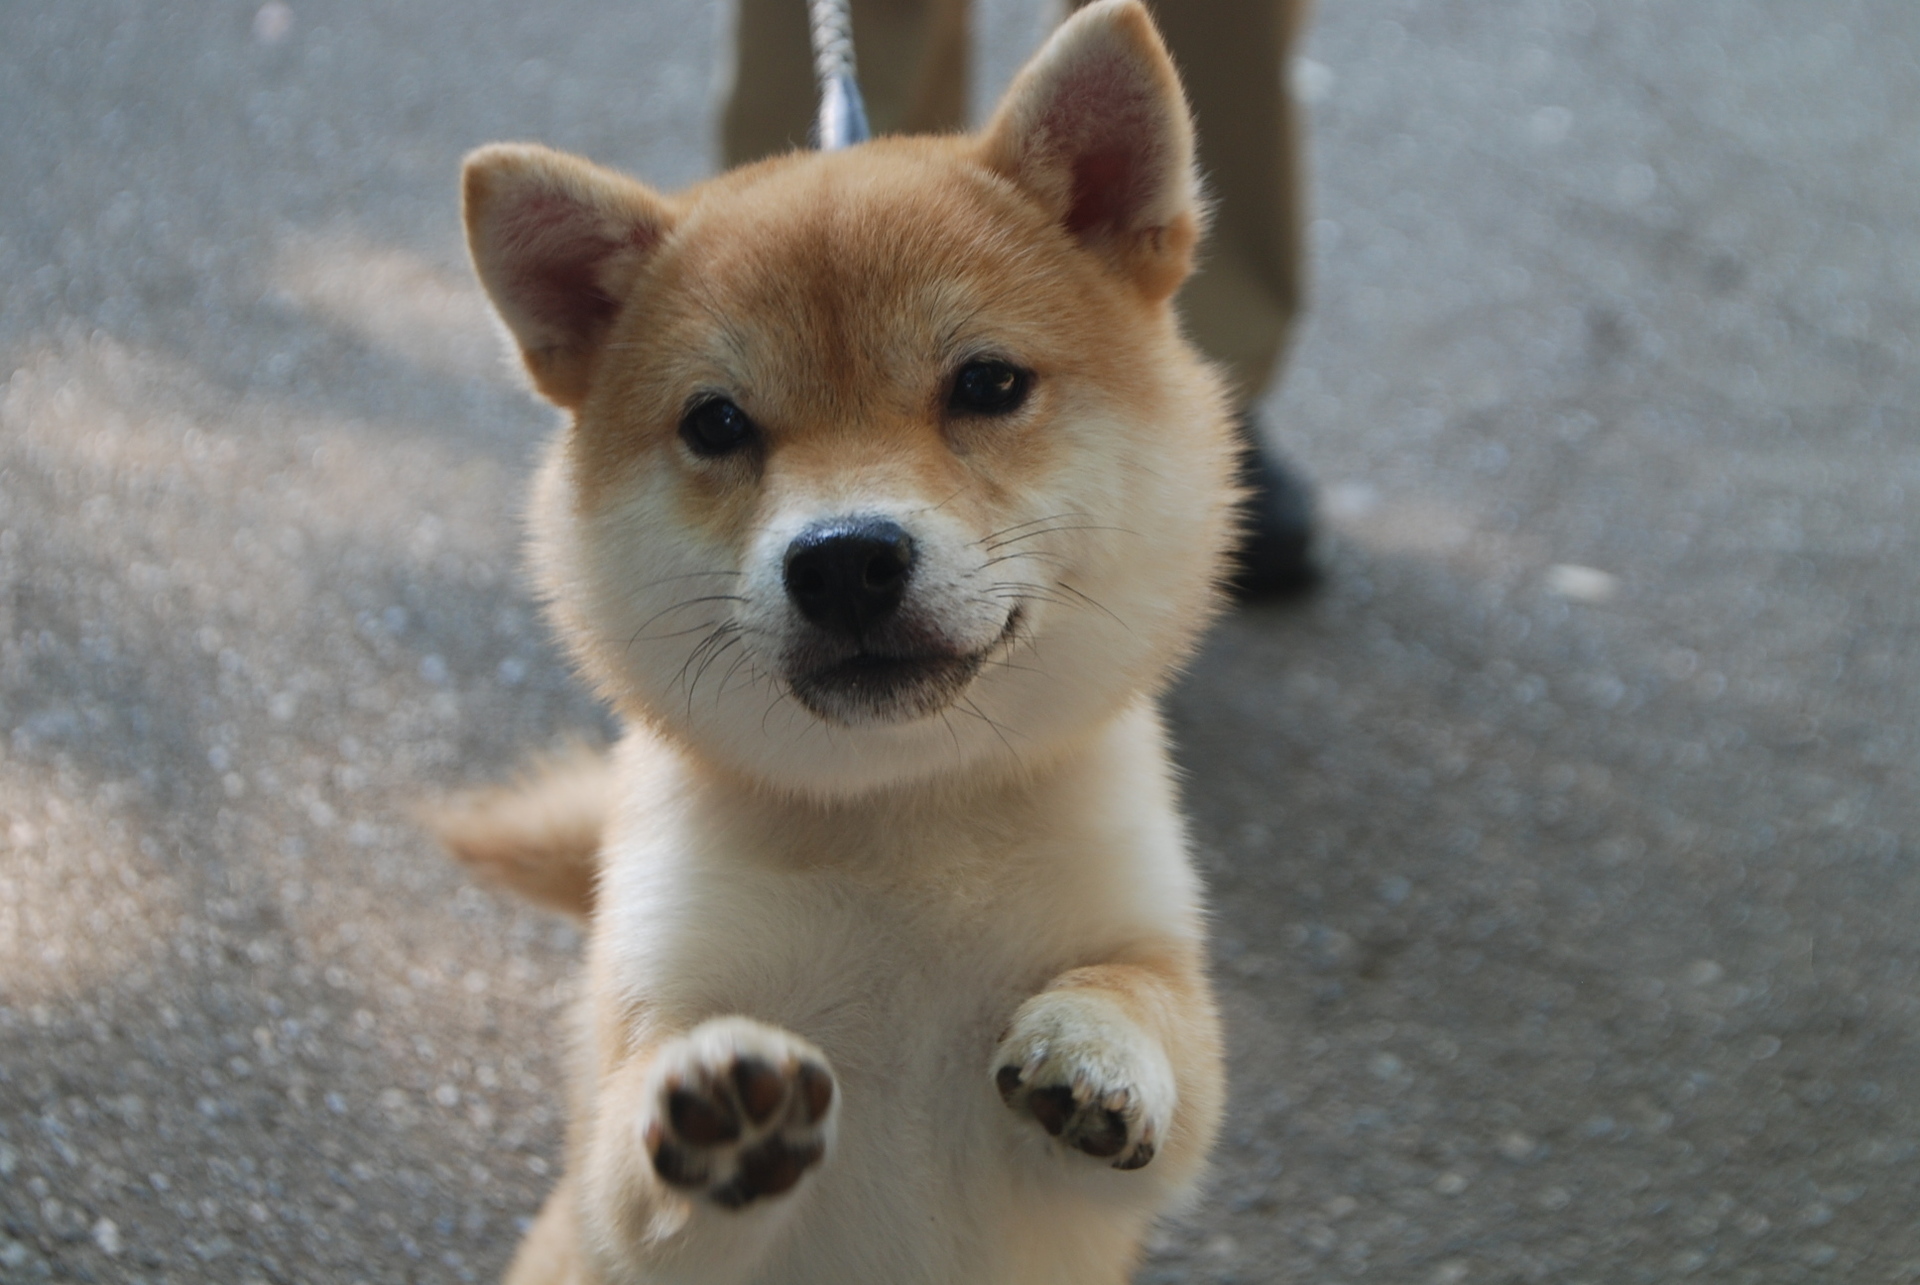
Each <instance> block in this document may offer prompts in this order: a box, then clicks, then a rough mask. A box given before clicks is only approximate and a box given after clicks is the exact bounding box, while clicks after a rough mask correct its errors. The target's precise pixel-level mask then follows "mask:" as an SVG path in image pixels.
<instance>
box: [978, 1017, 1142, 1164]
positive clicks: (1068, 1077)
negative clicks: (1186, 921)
mask: <svg viewBox="0 0 1920 1285" xmlns="http://www.w3.org/2000/svg"><path fill="white" fill-rule="evenodd" d="M993 1065H994V1072H993V1082H994V1086H995V1087H996V1088H997V1089H999V1090H1000V1100H1001V1101H1003V1102H1005V1103H1006V1104H1007V1105H1008V1106H1009V1107H1011V1108H1012V1109H1013V1110H1015V1111H1017V1112H1019V1113H1021V1114H1023V1115H1028V1116H1031V1117H1032V1118H1033V1119H1034V1120H1036V1121H1037V1122H1039V1124H1040V1126H1041V1127H1042V1128H1043V1129H1045V1130H1046V1131H1047V1132H1048V1133H1050V1134H1052V1135H1053V1136H1054V1137H1056V1138H1058V1139H1059V1140H1060V1141H1061V1142H1064V1143H1066V1144H1067V1145H1068V1146H1071V1147H1076V1148H1078V1149H1079V1150H1081V1151H1084V1152H1086V1153H1087V1154H1088V1155H1090V1156H1094V1157H1096V1158H1098V1159H1101V1160H1107V1161H1111V1163H1112V1164H1113V1167H1114V1168H1115V1169H1138V1168H1140V1167H1142V1166H1143V1165H1145V1164H1146V1163H1147V1162H1148V1161H1150V1160H1152V1159H1153V1156H1154V1152H1155V1151H1156V1150H1157V1149H1158V1148H1159V1145H1160V1142H1161V1140H1162V1139H1163V1138H1164V1137H1165V1136H1166V1129H1167V1125H1168V1123H1169V1122H1170V1121H1171V1120H1172V1119H1173V1111H1174V1106H1175V1103H1176V1101H1177V1097H1178V1091H1177V1090H1176V1089H1175V1087H1174V1081H1173V1068H1172V1066H1171V1065H1169V1064H1168V1062H1167V1055H1166V1053H1165V1052H1164V1051H1163V1050H1162V1049H1161V1048H1160V1047H1159V1046H1158V1045H1157V1044H1155V1043H1154V1042H1153V1041H1152V1040H1150V1039H1149V1038H1148V1037H1147V1035H1146V1034H1145V1033H1144V1032H1142V1031H1141V1030H1140V1028H1139V1027H1138V1026H1137V1025H1135V1024H1134V1023H1133V1022H1132V1021H1131V1020H1129V1019H1128V1017H1127V1016H1126V1014H1124V1013H1123V1012H1121V1011H1120V1009H1119V1007H1118V1005H1116V1004H1114V1003H1113V1001H1111V1000H1109V999H1107V998H1105V997H1104V996H1101V995H1099V994H1097V993H1094V992H1091V991H1074V990H1063V991H1049V992H1047V993H1045V994H1043V995H1036V996H1034V997H1033V998H1032V999H1030V1000H1028V1001H1027V1002H1026V1003H1025V1004H1023V1005H1021V1006H1020V1011H1019V1012H1017V1013H1016V1014H1014V1019H1013V1025H1012V1026H1011V1027H1009V1028H1008V1030H1007V1034H1006V1037H1005V1038H1004V1039H1003V1040H1001V1042H1000V1048H999V1050H998V1051H997V1052H996V1053H995V1054H994V1061H993Z"/></svg>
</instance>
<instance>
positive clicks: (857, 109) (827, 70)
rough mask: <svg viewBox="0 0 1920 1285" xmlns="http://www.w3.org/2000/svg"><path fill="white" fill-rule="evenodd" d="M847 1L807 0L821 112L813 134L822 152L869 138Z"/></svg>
mask: <svg viewBox="0 0 1920 1285" xmlns="http://www.w3.org/2000/svg"><path fill="white" fill-rule="evenodd" d="M847 6H848V0H807V16H808V19H809V20H810V25H811V26H812V28H813V72H814V76H815V77H816V78H817V79H818V80H819V82H820V114H819V115H818V116H817V117H815V118H814V133H815V135H816V136H817V138H818V142H819V147H820V150H821V151H823V152H834V151H838V150H839V149H841V148H843V147H852V146H853V145H854V144H855V143H864V142H866V141H867V139H869V138H871V137H872V136H873V135H872V132H871V131H870V130H868V128H867V107H866V104H865V103H864V102H862V101H861V99H860V82H859V81H858V80H857V79H856V78H855V76H854V70H853V15H852V13H851V12H849V10H848V7H847Z"/></svg>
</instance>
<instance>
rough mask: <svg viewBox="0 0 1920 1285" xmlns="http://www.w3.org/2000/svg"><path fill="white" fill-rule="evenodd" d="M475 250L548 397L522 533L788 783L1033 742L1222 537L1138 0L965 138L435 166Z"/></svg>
mask: <svg viewBox="0 0 1920 1285" xmlns="http://www.w3.org/2000/svg"><path fill="white" fill-rule="evenodd" d="M465 195H466V219H467V228H468V234H469V238H470V241H471V244H472V249H473V256H474V261H475V264H476V266H477V268H478V270H479V273H480V277H481V280H482V282H483V283H484V284H485V286H486V288H487V291H488V293H489V294H490V295H491V296H492V298H493V300H494V303H495V304H496V306H497V307H498V308H499V310H500V313H501V316H502V317H503V319H504V320H505V321H506V323H507V325H508V327H509V328H510V329H511V330H512V332H513V334H514V336H515V338H516V339H517V341H518V342H519V345H520V348H521V351H522V354H523V356H524V358H525V361H526V364H527V368H528V370H529V372H530V373H531V375H532V377H533V380H534V383H535V384H536V386H537V387H538V388H539V389H540V390H541V391H542V392H543V393H544V394H546V395H547V396H548V397H549V398H550V399H552V400H553V401H554V402H556V403H558V404H559V405H560V406H562V407H564V408H566V409H568V410H569V411H571V412H572V422H571V424H570V426H569V427H568V429H567V431H566V432H565V433H564V434H563V435H562V437H561V438H560V439H559V441H558V443H557V445H556V448H555V449H554V451H553V452H552V454H551V455H550V456H549V459H548V463H547V466H546V468H545V470H544V472H543V474H542V478H541V481H540V484H539V487H538V492H537V495H536V502H535V550H536V563H537V565H538V567H539V570H540V573H541V575H542V578H543V580H544V587H545V589H546V591H547V592H548V594H549V595H550V597H551V599H552V603H553V608H554V612H555V615H556V618H557V619H558V621H559V623H560V626H561V629H562V632H563V634H564V635H565V636H566V638H567V639H568V642H569V644H570V645H571V646H572V648H573V650H574V652H575V654H576V656H577V658H578V659H579V660H580V662H581V663H582V665H583V667H584V668H585V670H586V671H587V672H588V674H589V675H590V676H591V677H592V678H593V679H594V680H595V681H596V683H597V684H598V685H599V686H600V687H601V689H602V690H603V691H604V692H605V693H606V694H607V695H608V696H609V697H610V698H611V699H612V700H613V701H614V702H615V703H616V705H618V706H619V707H620V708H621V710H622V711H623V712H624V713H626V714H627V715H629V716H633V717H639V718H642V719H644V720H646V721H647V722H649V723H651V724H652V725H654V726H655V727H656V728H658V729H659V730H661V731H662V732H663V733H664V734H666V735H669V736H671V737H673V738H675V739H677V740H679V741H680V742H681V743H683V744H685V745H686V746H688V747H689V748H690V749H692V750H693V751H694V752H695V753H697V754H700V755H702V756H704V757H706V758H708V759H710V760H712V761H715V762H717V763H719V764H722V765H724V766H726V767H728V768H730V769H732V770H735V771H740V772H744V773H747V774H748V775H751V776H753V777H755V778H757V779H760V780H762V781H765V782H768V783H771V784H774V785H777V786H782V787H786V788H794V789H799V790H803V791H807V792H810V793H816V794H833V793H844V792H850V791H858V790H865V789H871V788H874V787H876V786H879V785H882V784H885V783H888V782H891V781H899V780H904V779H910V778H914V777H923V776H926V775H929V774H932V773H937V772H941V771H947V770H953V769H955V768H957V767H962V766H966V765H971V764H977V763H980V762H982V761H985V760H992V759H1001V760H1006V761H1008V762H1011V763H1018V762H1021V761H1027V762H1032V761H1035V760H1038V759H1041V758H1044V757H1045V756H1047V755H1049V754H1051V753H1053V752H1055V751H1057V750H1058V749H1059V748H1060V747H1061V746H1062V745H1064V744H1066V743H1069V742H1071V741H1072V740H1073V739H1074V738H1075V737H1076V736H1080V735H1084V734H1085V733H1086V732H1087V731H1088V730H1089V729H1091V728H1093V727H1095V726H1097V725H1098V724H1099V723H1100V722H1101V721H1102V720H1103V719H1105V718H1107V717H1109V716H1111V715H1112V714H1113V713H1115V712H1117V711H1118V710H1120V709H1121V708H1124V707H1125V706H1127V705H1128V704H1130V703H1132V702H1135V701H1137V700H1139V699H1140V698H1141V696H1142V694H1143V693H1145V692H1148V691H1151V690H1152V689H1154V688H1156V687H1157V686H1158V685H1159V684H1160V683H1162V682H1163V681H1164V680H1165V677H1166V675H1167V674H1168V673H1169V672H1170V670H1171V668H1172V667H1173V666H1174V665H1175V664H1176V663H1177V662H1178V661H1179V659H1180V658H1181V657H1182V656H1183V655H1184V654H1185V653H1186V651H1187V650H1188V649H1189V648H1190V646H1191V645H1192V643H1193V641H1194V639H1195V638H1196V636H1197V635H1198V633H1199V631H1200V629H1201V628H1202V626H1203V625H1204V624H1205V623H1206V620H1207V618H1208V616H1209V614H1210V613H1211V611H1212V608H1213V604H1214V601H1215V597H1216V587H1215V586H1216V580H1217V579H1218V576H1219V571H1220V557H1221V554H1222V551H1223V548H1224V546H1225V545H1226V542H1227V540H1228V538H1229V535H1230V529H1231V515H1232V483H1231V477H1232V445H1231V442H1232V438H1231V433H1230V429H1229V424H1228V415H1227V411H1226V406H1225V401H1224V398H1223V394H1222V388H1221V385H1220V383H1219V381H1218V380H1217V378H1216V377H1215V376H1214V375H1213V373H1212V372H1211V371H1210V370H1209V369H1208V368H1207V367H1205V366H1204V365H1203V364H1202V363H1201V362H1200V361H1199V360H1198V359H1197V358H1196V357H1195V356H1194V355H1193V353H1192V352H1191V350H1190V349H1189V348H1188V347H1187V346H1186V344H1185V343H1184V342H1183V341H1182V340H1181V338H1180V336H1179V333H1178V329H1177V324H1176V321H1175V319H1174V316H1173V312H1172V307H1171V302H1170V301H1171V297H1172V295H1173V293H1174V291H1175V290H1176V289H1177V288H1178V287H1179V285H1180V283H1181V282H1182V281H1183V280H1184V279H1185V277H1186V275H1187V272H1188V270H1189V268H1190V266H1191V262H1192V256H1193V252H1194V246H1195V243H1196V241H1197V239H1198V234H1199V224H1200V210H1199V206H1198V198H1197V193H1196V185H1195V179H1194V174H1193V144H1192V130H1191V127H1190V124H1189V121H1188V116H1187V111H1186V107H1185V103H1184V101H1183V99H1182V97H1181V93H1180V89H1179V85H1178V82H1177V81H1176V79H1175V76H1174V72H1173V68H1172V65H1171V63H1170V62H1169V61H1168V59H1167V56H1166V52H1165V50H1164V48H1163V47H1162V45H1161V43H1160V41H1159V38H1158V36H1157V34H1156V33H1155V32H1154V30H1153V27H1152V25H1151V23H1150V22H1149V20H1148V18H1147V16H1146V12H1145V10H1144V9H1143V8H1141V6H1140V5H1139V4H1138V3H1137V2H1136V0H1107V3H1103V4H1098V5H1095V6H1093V7H1091V8H1089V9H1086V10H1083V11H1082V12H1081V13H1080V14H1079V15H1077V16H1076V17H1075V18H1073V19H1071V20H1070V21H1069V22H1068V23H1067V24H1066V25H1064V26H1063V27H1062V28H1061V30H1060V31H1059V32H1058V33H1056V35H1055V36H1054V38H1053V39H1052V41H1051V42H1050V43H1049V44H1048V45H1047V46H1046V48H1044V49H1043V50H1042V51H1041V52H1040V54H1039V55H1038V56H1037V57H1036V58H1035V60H1034V62H1033V63H1032V64H1031V65H1030V66H1029V67H1028V68H1027V69H1026V70H1025V71H1024V72H1023V73H1022V75H1021V76H1020V78H1019V80H1018V81H1017V82H1016V83H1015V85H1014V86H1013V88H1012V90H1011V91H1010V92H1009V94H1008V96H1007V100H1006V101H1005V102H1004V103H1003V104H1002V106H1001V108H1000V110H999V112H998V113H997V115H996V116H995V118H994V120H993V121H992V123H991V124H990V125H989V126H988V127H987V128H986V129H985V130H983V131H982V132H981V133H980V134H978V135H975V136H972V137H964V138H943V139H886V140H881V141H877V142H874V143H869V144H866V145H863V146H861V147H857V148H853V149H850V150H847V151H842V152H834V153H828V154H816V153H798V154H794V155H790V156H787V157H783V158H779V159H776V160H772V161H768V162H765V163H762V164H760V165H756V166H752V167H749V168H746V169H742V170H738V171H735V172H733V173H731V174H727V175H724V176H722V177H721V178H719V179H716V180H714V181H712V182H710V183H707V184H705V185H702V186H700V187H697V188H695V189H693V190H691V191H689V192H686V193H683V194H681V195H679V196H676V197H672V198H668V197H663V196H660V195H657V194H655V193H653V192H651V191H649V190H648V189H646V188H644V187H642V186H641V185H639V184H637V183H635V182H633V181H631V180H629V179H626V178H624V177H621V176H619V175H616V174H612V173H609V172H607V171H605V170H600V169H597V168H595V167H593V166H591V165H589V164H587V163H586V162H584V161H581V160H578V159H575V158H572V157H567V156H562V155H559V154H557V153H553V152H549V151H546V150H543V149H539V148H533V147H524V146H496V147H489V148H485V149H482V150H481V151H479V152H477V153H475V154H474V155H473V156H472V157H470V158H469V159H468V162H467V168H466V175H465Z"/></svg>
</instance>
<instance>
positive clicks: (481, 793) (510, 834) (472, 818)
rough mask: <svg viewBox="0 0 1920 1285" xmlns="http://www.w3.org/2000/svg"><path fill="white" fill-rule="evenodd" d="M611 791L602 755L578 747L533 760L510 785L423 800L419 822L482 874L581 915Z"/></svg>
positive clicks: (588, 908) (586, 909) (588, 902)
mask: <svg viewBox="0 0 1920 1285" xmlns="http://www.w3.org/2000/svg"><path fill="white" fill-rule="evenodd" d="M612 794H613V769H612V766H611V764H609V763H608V761H607V758H606V756H605V755H604V754H601V753H597V752H595V751H592V750H588V749H584V748H582V749H577V750H573V751H570V752H568V753H565V754H562V755H558V756H556V757H553V758H550V759H546V760H543V761H540V762H537V763H535V764H534V765H533V766H532V767H531V768H530V769H529V770H528V771H527V772H526V773H525V774H523V775H522V777H521V778H520V779H519V780H518V781H516V782H514V783H513V784H511V785H504V786H496V787H494V788H492V789H485V790H471V791H468V792H466V793H464V794H457V795H454V796H452V797H451V798H448V799H444V800H441V801H440V802H438V803H435V804H432V805H429V806H428V807H425V808H423V809H421V820H422V821H424V822H425V823H426V826H427V828H428V829H429V830H431V831H432V832H433V833H434V835H435V836H437V837H438V838H439V840H440V842H441V843H443V844H445V845H446V848H447V850H448V851H449V852H451V853H452V854H453V855H454V856H455V857H457V858H458V859H459V860H460V861H462V862H463V863H465V864H466V865H467V866H468V867H469V868H470V869H472V870H473V871H474V872H475V873H476V874H478V875H479V876H480V877H481V878H482V879H484V880H486V881H487V882H489V883H495V884H500V885H502V886H504V887H508V888H511V889H513V890H514V891H515V892H517V893H519V894H520V895H521V896H523V897H526V898H527V899H528V900H530V901H535V902H538V903H539V904H540V905H543V906H546V907H547V908H548V909H551V910H559V911H563V912H565V913H567V914H569V915H575V916H577V917H579V918H581V919H585V918H586V917H587V916H588V915H590V914H591V913H592V912H593V896H594V886H595V884H596V883H597V881H598V877H599V856H600V837H601V833H602V831H603V830H604V829H605V828H606V820H607V812H608V810H609V808H610V806H611V800H612Z"/></svg>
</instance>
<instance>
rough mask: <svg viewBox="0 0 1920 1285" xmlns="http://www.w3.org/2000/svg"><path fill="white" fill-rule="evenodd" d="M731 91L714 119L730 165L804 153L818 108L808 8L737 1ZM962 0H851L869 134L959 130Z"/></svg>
mask: <svg viewBox="0 0 1920 1285" xmlns="http://www.w3.org/2000/svg"><path fill="white" fill-rule="evenodd" d="M737 22H738V24H739V25H738V29H737V31H736V34H735V37H734V77H733V92H732V94H731V95H730V97H729V98H728V100H727V106H726V111H725V114H724V115H723V116H722V118H721V127H720V128H721V151H722V153H723V155H724V156H725V158H726V163H727V164H728V165H739V164H741V163H743V162H746V161H753V160H758V159H760V158H761V157H763V156H770V155H773V154H774V153H776V152H783V151H786V150H787V149H788V148H792V147H804V146H806V144H807V129H808V127H809V126H810V125H811V124H812V123H813V116H814V112H815V110H816V108H817V107H818V105H819V97H818V91H817V90H816V88H815V86H814V81H813V47H812V44H811V41H810V37H809V34H808V28H807V0H739V9H738V14H737ZM970 53H971V48H970V46H969V44H968V39H967V0H853V57H854V63H855V66H856V67H857V69H858V71H859V76H860V93H861V97H862V98H864V99H865V100H866V107H867V120H868V121H869V123H871V125H872V126H873V132H874V133H876V134H932V133H943V132H946V131H948V130H956V129H964V128H965V127H966V123H967V78H968V68H969V55H970Z"/></svg>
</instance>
